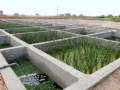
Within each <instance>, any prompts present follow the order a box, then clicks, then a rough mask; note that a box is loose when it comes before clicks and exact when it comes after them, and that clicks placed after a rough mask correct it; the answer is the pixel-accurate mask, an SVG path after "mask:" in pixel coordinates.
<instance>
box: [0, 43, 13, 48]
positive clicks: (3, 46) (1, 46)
mask: <svg viewBox="0 0 120 90" xmlns="http://www.w3.org/2000/svg"><path fill="white" fill-rule="evenodd" d="M9 47H11V46H10V45H8V44H4V45H0V49H3V48H9Z"/></svg>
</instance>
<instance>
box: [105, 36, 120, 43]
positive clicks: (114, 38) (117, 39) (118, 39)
mask: <svg viewBox="0 0 120 90" xmlns="http://www.w3.org/2000/svg"><path fill="white" fill-rule="evenodd" d="M105 39H108V40H113V41H119V42H120V38H119V37H109V38H105Z"/></svg>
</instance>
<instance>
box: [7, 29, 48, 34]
mask: <svg viewBox="0 0 120 90" xmlns="http://www.w3.org/2000/svg"><path fill="white" fill-rule="evenodd" d="M45 30H46V29H43V28H37V27H35V28H33V27H30V28H17V29H6V31H7V32H8V33H10V34H14V33H25V32H36V31H45Z"/></svg>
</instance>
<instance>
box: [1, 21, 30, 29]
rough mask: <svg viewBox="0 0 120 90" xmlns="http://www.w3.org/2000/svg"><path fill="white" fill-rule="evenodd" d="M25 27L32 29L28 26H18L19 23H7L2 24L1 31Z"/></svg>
mask: <svg viewBox="0 0 120 90" xmlns="http://www.w3.org/2000/svg"><path fill="white" fill-rule="evenodd" d="M23 27H30V26H28V25H23V24H17V23H5V22H0V28H1V29H8V28H23Z"/></svg>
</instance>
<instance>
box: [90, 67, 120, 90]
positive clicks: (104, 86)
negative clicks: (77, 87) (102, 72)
mask: <svg viewBox="0 0 120 90" xmlns="http://www.w3.org/2000/svg"><path fill="white" fill-rule="evenodd" d="M91 90H120V69H118V70H117V71H115V72H114V73H113V74H112V75H110V76H109V77H107V78H106V79H105V80H104V81H103V82H101V83H99V84H98V85H97V86H95V87H94V88H93V89H91Z"/></svg>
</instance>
